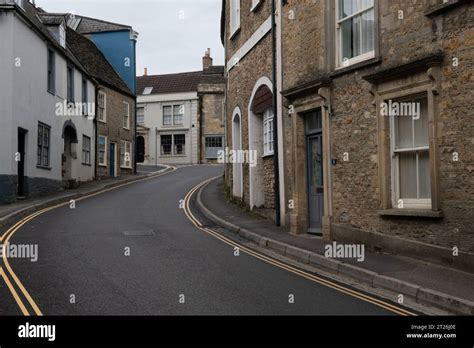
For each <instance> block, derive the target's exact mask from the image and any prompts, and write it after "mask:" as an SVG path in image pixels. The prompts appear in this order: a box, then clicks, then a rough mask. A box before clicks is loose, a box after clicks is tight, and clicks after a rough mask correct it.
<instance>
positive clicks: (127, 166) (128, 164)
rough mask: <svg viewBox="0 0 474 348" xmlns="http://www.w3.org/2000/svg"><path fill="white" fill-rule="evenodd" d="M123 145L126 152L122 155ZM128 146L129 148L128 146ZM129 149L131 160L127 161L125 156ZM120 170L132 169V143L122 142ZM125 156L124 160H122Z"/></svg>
mask: <svg viewBox="0 0 474 348" xmlns="http://www.w3.org/2000/svg"><path fill="white" fill-rule="evenodd" d="M122 145H124V146H123V149H124V152H123V153H122ZM127 145H128V146H127ZM127 147H128V150H129V151H128V154H129V160H128V161H126V160H125V154H126V153H127ZM119 153H120V168H123V169H132V143H131V142H130V141H127V140H120V151H119ZM122 155H123V158H122Z"/></svg>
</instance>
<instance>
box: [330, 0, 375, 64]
mask: <svg viewBox="0 0 474 348" xmlns="http://www.w3.org/2000/svg"><path fill="white" fill-rule="evenodd" d="M376 2H377V0H374V5H373V6H372V7H367V8H365V9H362V10H360V11H358V12H356V13H353V14H352V15H350V16H347V17H345V18H343V19H339V0H335V3H336V13H335V15H336V57H337V58H336V59H337V63H336V68H337V69H343V68H347V67H349V66H351V65H354V64H357V63H361V62H364V61H366V60H369V59H373V58H375V44H376V40H377V37H376V35H377V33H376V30H375V28H374V50H373V51H370V52H366V53H363V54H361V55H359V56H357V57H353V58H349V59H348V60H347V63H346V64H344V57H342V30H341V28H342V26H341V24H342V23H343V22H345V21H347V20H350V19H351V18H353V17H357V16H360V15H362V14H363V13H365V12H368V11H370V10H373V11H374V22H376V21H377V12H376V10H377V8H376Z"/></svg>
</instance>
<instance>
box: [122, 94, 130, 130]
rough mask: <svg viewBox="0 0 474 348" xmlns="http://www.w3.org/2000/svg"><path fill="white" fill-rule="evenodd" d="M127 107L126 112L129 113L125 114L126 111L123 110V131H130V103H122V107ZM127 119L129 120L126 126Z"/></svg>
mask: <svg viewBox="0 0 474 348" xmlns="http://www.w3.org/2000/svg"><path fill="white" fill-rule="evenodd" d="M125 105H126V106H127V107H126V109H125V110H126V111H127V113H126V114H125V113H123V111H124V110H122V127H123V129H127V130H130V103H128V102H126V101H123V102H122V107H123V106H125ZM125 119H126V120H127V124H126V125H125Z"/></svg>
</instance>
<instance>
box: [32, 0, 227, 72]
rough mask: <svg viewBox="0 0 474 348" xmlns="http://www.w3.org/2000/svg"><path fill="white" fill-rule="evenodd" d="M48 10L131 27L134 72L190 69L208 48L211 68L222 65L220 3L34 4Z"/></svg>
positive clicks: (62, 0)
mask: <svg viewBox="0 0 474 348" xmlns="http://www.w3.org/2000/svg"><path fill="white" fill-rule="evenodd" d="M36 4H37V6H40V7H42V8H44V9H45V10H46V11H48V12H74V13H75V14H78V15H84V16H88V17H94V18H100V19H103V20H106V21H110V22H116V23H120V24H127V25H131V26H132V27H133V29H135V31H137V32H138V33H139V34H140V35H139V37H138V46H137V74H138V75H143V70H144V67H148V74H149V75H156V74H166V73H174V72H184V71H194V70H200V69H201V68H202V56H203V55H204V52H205V50H206V49H207V48H208V47H209V48H211V55H212V57H213V58H214V64H216V65H223V64H224V49H223V47H222V44H221V42H220V15H221V0H36Z"/></svg>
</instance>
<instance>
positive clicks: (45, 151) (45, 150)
mask: <svg viewBox="0 0 474 348" xmlns="http://www.w3.org/2000/svg"><path fill="white" fill-rule="evenodd" d="M50 133H51V127H49V126H47V125H45V124H44V123H38V154H37V155H38V158H37V162H36V164H37V165H38V166H40V167H49V144H50Z"/></svg>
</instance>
